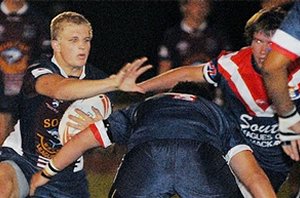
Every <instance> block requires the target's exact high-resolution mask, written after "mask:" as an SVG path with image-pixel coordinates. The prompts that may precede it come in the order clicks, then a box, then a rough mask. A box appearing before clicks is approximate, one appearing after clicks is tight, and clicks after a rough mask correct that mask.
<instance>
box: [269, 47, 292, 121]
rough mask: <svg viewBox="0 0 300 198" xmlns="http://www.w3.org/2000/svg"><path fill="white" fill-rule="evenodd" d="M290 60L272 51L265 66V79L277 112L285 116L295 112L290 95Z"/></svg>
mask: <svg viewBox="0 0 300 198" xmlns="http://www.w3.org/2000/svg"><path fill="white" fill-rule="evenodd" d="M290 62H291V61H290V59H289V58H288V57H287V56H285V55H282V54H281V53H279V52H277V51H275V50H272V51H271V52H270V53H269V54H268V57H267V59H266V60H265V62H264V66H263V77H264V81H265V86H266V88H267V91H268V95H269V96H270V98H271V100H272V102H273V104H274V106H275V108H276V111H277V113H278V114H279V115H281V116H285V115H287V114H288V113H289V112H290V111H292V110H293V107H294V104H293V102H292V101H291V99H290V96H289V93H288V71H287V67H288V65H289V64H290Z"/></svg>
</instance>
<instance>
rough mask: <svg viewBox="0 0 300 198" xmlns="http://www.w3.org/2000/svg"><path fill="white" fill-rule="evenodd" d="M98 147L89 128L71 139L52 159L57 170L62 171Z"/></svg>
mask: <svg viewBox="0 0 300 198" xmlns="http://www.w3.org/2000/svg"><path fill="white" fill-rule="evenodd" d="M97 146H99V143H98V142H97V140H96V139H95V137H94V135H93V134H92V132H91V131H90V129H89V128H87V129H85V130H83V131H82V132H80V133H79V134H77V135H75V136H74V137H72V139H71V140H70V141H68V142H67V144H65V145H64V146H63V147H62V149H61V150H60V151H59V152H58V153H57V154H56V155H55V157H54V158H53V159H52V160H53V164H54V165H55V167H56V168H58V169H59V170H62V169H64V168H65V167H67V166H68V165H70V164H71V163H72V162H74V161H75V160H77V159H78V158H79V157H80V156H82V155H83V153H84V152H85V151H87V150H88V149H90V148H94V147H97Z"/></svg>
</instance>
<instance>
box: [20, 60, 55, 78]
mask: <svg viewBox="0 0 300 198" xmlns="http://www.w3.org/2000/svg"><path fill="white" fill-rule="evenodd" d="M52 73H57V74H60V70H59V68H58V67H57V66H56V65H55V64H54V63H52V62H51V61H50V60H46V59H42V60H38V61H36V62H35V63H33V64H32V65H30V66H29V67H28V69H27V72H26V74H27V75H28V74H31V75H33V76H34V77H35V78H37V77H39V76H42V75H45V74H52Z"/></svg>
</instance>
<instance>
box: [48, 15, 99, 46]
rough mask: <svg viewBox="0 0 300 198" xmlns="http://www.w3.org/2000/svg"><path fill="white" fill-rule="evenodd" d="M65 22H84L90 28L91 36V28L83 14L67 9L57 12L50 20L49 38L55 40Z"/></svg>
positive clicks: (78, 23)
mask: <svg viewBox="0 0 300 198" xmlns="http://www.w3.org/2000/svg"><path fill="white" fill-rule="evenodd" d="M65 23H70V24H77V25H82V24H85V25H87V26H88V27H89V28H90V32H89V33H90V37H91V38H92V37H93V28H92V25H91V23H90V22H89V21H88V20H87V19H86V18H85V17H84V16H83V15H81V14H79V13H76V12H71V11H67V12H62V13H60V14H58V15H57V16H56V17H54V18H53V19H52V20H51V24H50V31H51V40H57V37H58V35H59V33H60V32H61V31H63V30H64V27H65Z"/></svg>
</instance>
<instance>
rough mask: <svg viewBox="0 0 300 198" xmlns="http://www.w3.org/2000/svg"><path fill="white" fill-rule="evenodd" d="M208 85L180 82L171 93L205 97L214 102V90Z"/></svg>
mask: <svg viewBox="0 0 300 198" xmlns="http://www.w3.org/2000/svg"><path fill="white" fill-rule="evenodd" d="M211 86H212V85H210V84H208V83H196V82H189V81H185V82H179V83H177V84H176V85H175V86H174V87H173V88H172V89H171V90H170V91H169V92H174V93H185V94H192V95H196V96H200V97H203V98H205V99H207V100H213V98H214V90H212V89H211Z"/></svg>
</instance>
